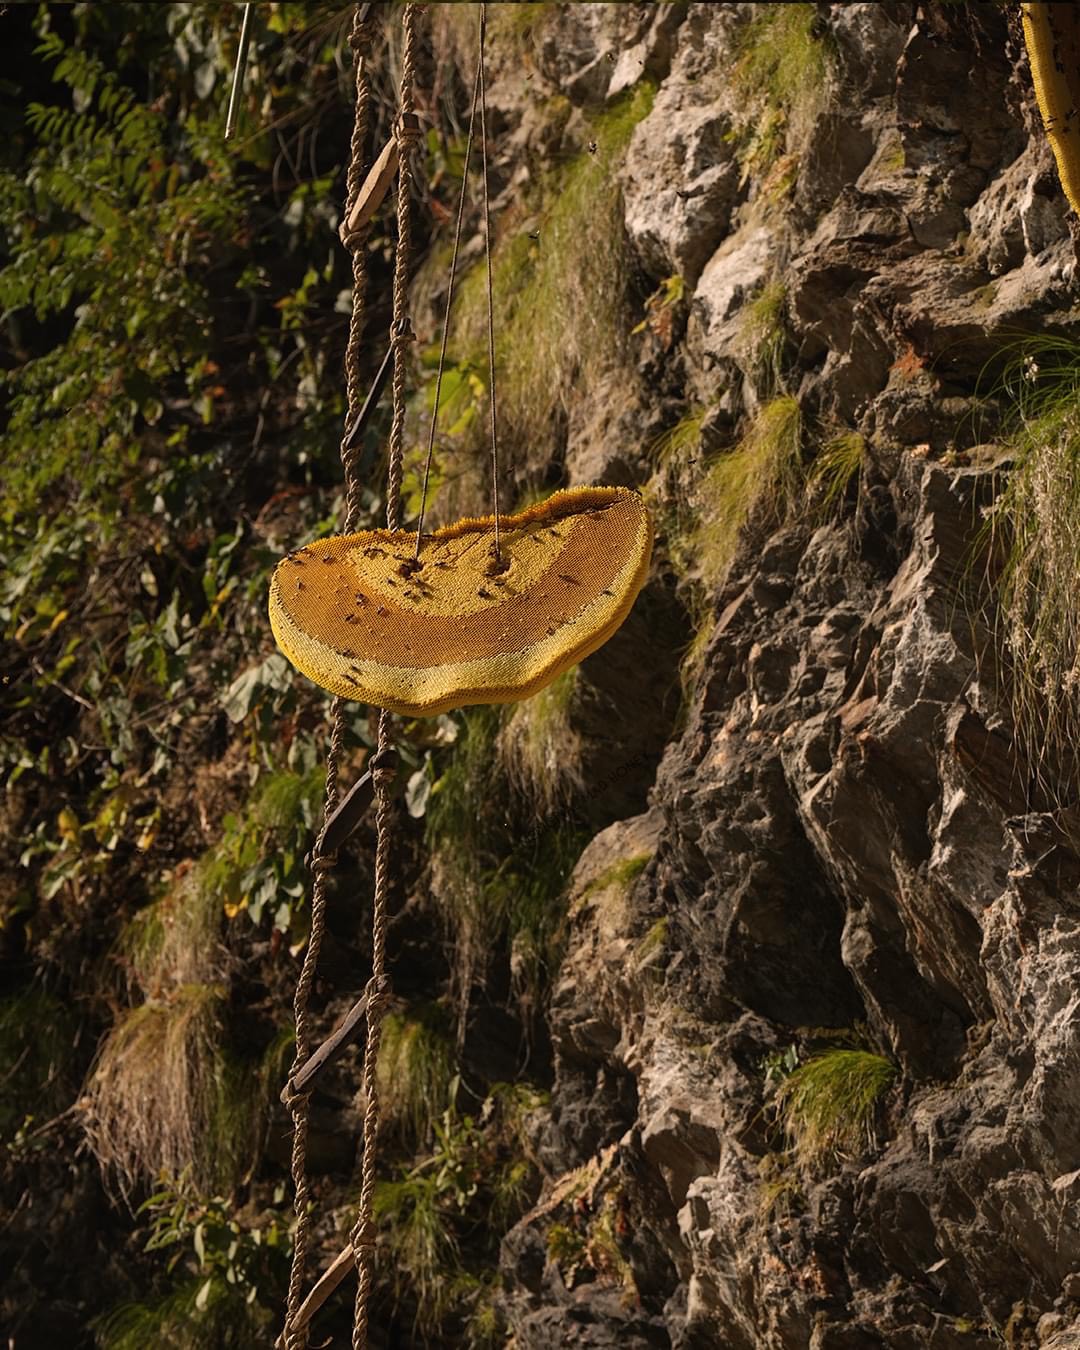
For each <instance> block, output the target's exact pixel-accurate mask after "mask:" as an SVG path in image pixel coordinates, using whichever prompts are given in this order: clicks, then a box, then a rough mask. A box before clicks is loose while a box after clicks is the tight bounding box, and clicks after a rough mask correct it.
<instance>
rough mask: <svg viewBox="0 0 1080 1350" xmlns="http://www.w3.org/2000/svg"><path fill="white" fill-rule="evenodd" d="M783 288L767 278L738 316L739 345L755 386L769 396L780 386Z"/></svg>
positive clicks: (784, 327) (783, 340)
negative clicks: (765, 282)
mask: <svg viewBox="0 0 1080 1350" xmlns="http://www.w3.org/2000/svg"><path fill="white" fill-rule="evenodd" d="M786 300H787V288H786V287H785V286H784V283H783V282H782V281H770V282H768V283H767V284H766V285H765V286H763V287H762V289H761V290H760V291H759V292H758V294H757V295H756V296H755V297H754V299H753V300H751V301H750V302H749V303H748V304H747V305H746V306H745V308H744V309H743V310H742V313H741V314H740V316H739V327H740V331H739V346H740V348H741V350H742V353H743V357H744V360H745V361H746V363H747V366H748V368H749V373H750V378H751V380H752V381H753V383H754V386H755V388H756V389H757V390H758V392H759V393H760V394H761V395H762V396H763V397H764V398H771V397H773V396H774V395H775V394H777V393H779V392H780V391H781V389H782V388H783V367H784V353H785V351H786V349H787V345H788V333H787V323H786V310H785V303H786Z"/></svg>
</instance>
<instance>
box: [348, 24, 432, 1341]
mask: <svg viewBox="0 0 1080 1350" xmlns="http://www.w3.org/2000/svg"><path fill="white" fill-rule="evenodd" d="M417 8H418V6H416V5H415V4H407V5H406V6H405V10H404V14H403V16H402V28H403V35H404V41H403V46H402V58H401V94H400V106H399V110H398V112H399V116H398V121H397V124H396V126H395V128H394V135H395V137H396V138H397V143H398V189H397V222H398V237H397V249H396V251H395V254H394V310H393V332H392V340H393V343H394V386H393V400H394V414H393V422H392V424H391V428H390V447H389V454H390V464H389V470H388V475H387V490H386V523H387V526H388V528H389V529H391V530H396V529H398V528H399V523H400V522H399V516H400V502H401V473H402V453H403V438H404V431H405V363H406V360H407V357H408V346H407V344H408V342H409V341H410V340H411V337H412V332H411V329H410V326H409V314H408V300H409V298H408V283H409V261H410V252H411V245H412V238H411V220H410V209H411V199H412V177H413V165H412V152H413V149H414V147H415V145H416V143H417V141H418V139H419V130H418V127H417V122H416V118H415V116H414V115H413V113H414V107H413V83H414V80H415V74H416V14H417ZM391 750H392V736H391V727H390V714H389V713H388V712H386V711H385V709H384V710H383V712H382V713H381V714H380V716H379V748H378V761H377V762H378V763H379V764H385V763H386V760H387V759H388V758H389V757H390V752H391ZM374 776H375V799H376V803H377V806H376V815H375V822H376V828H377V831H378V842H377V844H376V849H375V891H374V898H373V901H372V945H371V979H372V987H374V988H382V989H386V988H387V987H388V982H387V979H386V928H387V887H388V882H389V866H390V814H391V805H390V783H391V781H392V777H391V774H390V773H389V772H387V770H386V769H385V768H376V770H375V775H374ZM385 1006H386V1000H385V998H381V999H379V1000H378V1001H377V1002H376V1004H375V1005H374V1006H373V1007H369V1009H368V1013H367V1039H366V1041H365V1043H364V1076H363V1087H364V1143H363V1150H364V1151H363V1156H362V1159H361V1164H360V1204H359V1209H358V1213H357V1218H356V1225H355V1227H354V1228H353V1231H352V1235H351V1240H352V1247H353V1253H354V1255H355V1257H356V1276H357V1279H356V1304H355V1307H354V1312H353V1332H352V1345H353V1350H365V1348H366V1346H367V1333H368V1303H369V1300H370V1295H371V1286H372V1282H373V1280H374V1272H375V1225H374V1221H373V1219H372V1202H373V1198H374V1192H375V1162H376V1159H375V1150H376V1145H377V1141H378V1133H379V1088H378V1081H377V1074H376V1070H377V1067H378V1059H379V1043H380V1040H381V1038H382V1020H383V1013H384V1011H385Z"/></svg>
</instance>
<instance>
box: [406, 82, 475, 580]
mask: <svg viewBox="0 0 1080 1350" xmlns="http://www.w3.org/2000/svg"><path fill="white" fill-rule="evenodd" d="M480 76H481V70H480V62H479V61H477V63H476V76H475V78H474V79H473V96H472V108H471V109H470V111H469V135H468V139H467V140H466V143H465V164H464V167H463V169H462V171H461V196H460V197H459V198H458V210H457V221H456V222H455V225H454V249H453V253H452V254H451V257H450V282H449V285H448V286H447V289H446V314H445V316H444V317H443V330H442V346H441V347H440V348H439V369H438V373H437V374H436V376H435V407H434V408H433V409H432V413H431V428H430V430H429V432H428V444H427V458H426V459H425V460H424V486H423V488H422V489H421V491H420V515H419V518H418V519H417V522H416V549H415V552H414V553H413V557H414V558H415V559H416V561H417V562H419V561H420V537H421V535H422V534H423V530H424V513H425V511H426V510H427V495H428V482H429V479H430V477H431V459H432V454H433V453H434V450H435V427H436V424H437V423H438V420H439V398H440V395H441V393H442V381H443V370H444V368H445V366H446V342H447V338H448V336H449V334H450V309H451V306H452V305H453V303H454V282H455V280H456V278H457V261H458V249H459V248H460V246H461V222H462V220H463V219H464V218H465V189H466V188H467V187H468V183H469V160H470V159H471V158H472V146H473V124H474V122H475V120H476V103H477V99H478V97H479V94H480Z"/></svg>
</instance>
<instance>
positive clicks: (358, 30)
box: [284, 4, 370, 1350]
mask: <svg viewBox="0 0 1080 1350" xmlns="http://www.w3.org/2000/svg"><path fill="white" fill-rule="evenodd" d="M366 11H367V7H366V6H364V5H359V4H358V5H357V6H356V9H355V10H354V12H353V23H352V30H351V33H350V36H349V44H350V46H351V47H352V49H353V60H354V63H355V78H356V115H355V121H354V123H353V133H352V143H351V153H350V158H349V167H348V172H347V176H346V196H347V207H346V211H348V210H349V209H351V207H352V204H353V202H354V201H355V199H356V194H357V192H358V190H359V187H360V184H361V183H362V181H363V176H364V140H365V134H366V131H367V109H368V103H369V101H370V89H369V86H368V80H367V72H366V70H365V67H364V56H363V48H364V47H365V46H366V44H367V42H368V40H369V38H370V27H369V25H368V24H366V23H365V22H364V14H365V13H366ZM352 271H353V307H352V316H351V319H350V321H349V337H348V342H347V344H346V348H345V379H346V391H347V404H348V413H347V416H346V419H345V421H346V427H347V426H348V425H349V424H350V423H351V422H352V421H353V419H354V418H355V417H356V414H357V412H358V411H359V404H360V393H361V390H360V342H361V336H362V333H363V327H364V300H365V297H366V287H367V260H366V250H365V249H364V247H363V245H362V244H361V246H360V247H358V248H356V249H354V251H353V259H352ZM341 459H342V466H343V468H344V472H345V488H346V512H345V531H346V533H349V532H350V531H352V530H353V529H355V527H356V522H357V519H358V517H359V512H360V488H361V484H360V481H359V473H358V459H359V451H358V450H356V449H354V448H350V447H349V446H348V444H347V440H346V439H345V438H344V437H343V440H342V447H341ZM330 722H331V731H330V745H329V748H328V750H327V756H326V799H325V805H324V810H323V831H324V832H325V829H326V822H327V821H328V820H329V819H330V817H331V815H332V814H333V812H334V808H335V807H336V805H337V800H338V762H339V760H340V758H341V752H342V749H343V747H344V742H345V702H344V700H343V699H341V698H335V699H334V700H333V702H332V703H331V705H330ZM318 851H319V850H318V848H316V852H318ZM328 878H329V868H328V867H325V866H323V867H319V868H318V869H316V872H315V880H314V883H313V885H312V893H311V936H310V937H309V939H308V945H307V950H306V951H305V953H304V961H303V965H302V966H301V969H300V978H299V979H298V980H297V983H296V994H295V997H294V1001H293V1012H294V1016H295V1019H296V1050H295V1054H294V1058H293V1063H292V1068H291V1069H290V1071H289V1077H290V1078H292V1076H293V1075H294V1074H295V1073H296V1072H297V1070H298V1069H300V1068H301V1067H302V1065H303V1064H304V1062H305V1061H306V1059H307V1058H308V1055H309V1053H310V1033H309V1028H308V1004H309V1002H310V1000H311V990H312V986H313V985H314V982H315V972H316V970H317V969H318V964H319V954H320V952H321V950H322V940H323V933H324V931H325V927H326V888H327V882H328ZM310 1100H311V1094H310V1093H308V1092H301V1093H296V1094H293V1095H291V1096H289V1098H288V1108H289V1113H290V1115H291V1116H292V1123H293V1142H292V1158H291V1172H292V1181H293V1209H294V1213H295V1215H296V1229H295V1234H294V1238H293V1256H292V1265H291V1268H290V1271H289V1291H288V1299H287V1304H286V1313H285V1330H284V1342H285V1346H286V1350H306V1346H307V1343H308V1329H307V1326H302V1327H297V1326H296V1325H295V1323H296V1318H297V1314H298V1313H299V1311H300V1306H301V1303H302V1301H303V1289H304V1280H305V1278H306V1275H307V1259H308V1247H309V1245H310V1229H311V1215H310V1191H309V1187H308V1181H307V1137H308V1107H309V1104H310Z"/></svg>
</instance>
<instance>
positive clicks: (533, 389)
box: [451, 80, 656, 446]
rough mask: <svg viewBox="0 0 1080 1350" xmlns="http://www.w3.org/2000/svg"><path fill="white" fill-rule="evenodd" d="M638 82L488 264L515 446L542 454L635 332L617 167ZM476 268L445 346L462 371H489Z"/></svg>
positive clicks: (504, 404) (465, 283)
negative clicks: (571, 407) (556, 425)
mask: <svg viewBox="0 0 1080 1350" xmlns="http://www.w3.org/2000/svg"><path fill="white" fill-rule="evenodd" d="M655 92H656V91H655V86H654V85H653V84H651V83H650V82H649V81H647V80H641V81H639V82H638V84H637V85H635V86H634V88H633V89H632V90H629V91H628V92H627V93H626V94H625V95H624V96H623V97H621V98H620V99H617V100H616V101H615V102H614V103H612V104H611V105H610V106H609V107H607V108H605V109H604V110H603V111H602V112H599V113H597V114H595V115H594V116H593V117H592V118H591V119H590V120H589V124H588V129H587V133H586V134H587V137H588V141H589V148H586V149H584V150H582V151H580V152H579V153H577V154H575V155H572V156H570V157H569V158H568V159H566V160H564V161H563V162H562V163H561V164H558V165H557V166H556V167H555V169H554V170H553V171H552V172H551V174H550V175H548V176H547V177H546V178H545V179H544V180H543V181H542V182H541V184H540V187H539V194H538V197H539V200H538V203H537V205H536V213H535V218H534V222H533V224H534V228H532V229H531V230H529V231H521V230H519V231H518V232H516V233H513V234H508V235H507V236H506V237H505V238H504V239H503V240H502V241H501V242H500V243H499V245H498V247H497V251H496V256H495V261H494V292H495V306H496V314H495V332H496V338H497V349H496V362H497V367H498V370H497V375H498V382H499V407H500V414H501V417H502V418H503V420H504V424H505V429H506V431H507V432H508V433H509V434H511V435H512V436H513V438H514V440H516V441H518V442H519V443H520V444H521V445H522V446H528V445H530V444H539V445H546V444H547V443H548V442H549V441H550V439H551V428H552V424H553V422H557V421H558V420H559V419H560V418H561V417H562V416H563V415H564V414H565V412H566V410H567V407H568V404H569V400H570V399H571V398H577V397H579V396H580V394H581V392H582V389H583V388H587V387H589V386H591V385H593V384H595V382H596V381H597V380H598V379H599V378H600V377H602V376H603V375H604V374H605V373H607V372H610V371H611V370H612V369H613V368H617V366H618V364H619V362H620V360H621V359H622V358H623V355H624V352H625V348H626V339H627V335H628V333H629V331H630V328H631V315H630V307H629V303H628V297H627V276H628V273H627V268H626V256H625V252H626V251H625V238H624V230H623V221H622V207H621V196H620V188H619V181H618V168H619V165H620V163H621V162H622V159H623V157H624V156H625V153H626V148H627V146H628V145H629V142H630V137H631V135H632V134H633V131H634V127H635V126H637V124H638V123H639V122H640V121H641V120H642V119H643V118H644V117H646V116H647V115H648V113H649V111H650V109H651V108H652V103H653V98H654V95H655ZM485 306H486V280H485V276H484V268H483V263H482V262H481V263H478V264H477V265H475V266H474V267H473V268H472V269H471V270H470V272H469V273H468V274H467V275H466V276H465V277H464V278H463V279H462V283H461V285H460V287H459V290H458V295H457V299H456V301H455V312H454V320H453V326H452V330H451V331H452V341H453V344H454V347H455V351H456V353H457V357H456V359H457V360H458V361H461V360H463V359H464V360H465V361H467V362H468V363H469V364H471V365H474V366H477V367H480V366H482V367H483V368H484V369H485V370H486V365H487V361H486V356H484V357H482V358H481V357H479V356H477V357H476V359H475V360H474V354H475V353H479V352H480V351H481V350H482V347H483V342H484V334H485V332H486V322H487V315H486V308H485Z"/></svg>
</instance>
